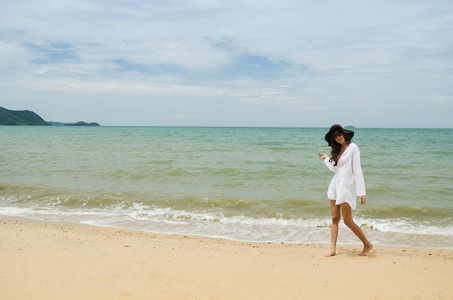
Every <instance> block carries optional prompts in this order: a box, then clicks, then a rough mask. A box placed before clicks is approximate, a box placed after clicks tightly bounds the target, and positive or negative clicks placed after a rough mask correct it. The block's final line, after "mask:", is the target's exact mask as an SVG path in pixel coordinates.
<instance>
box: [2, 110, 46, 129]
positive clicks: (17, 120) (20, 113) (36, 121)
mask: <svg viewBox="0 0 453 300" xmlns="http://www.w3.org/2000/svg"><path fill="white" fill-rule="evenodd" d="M0 125H43V126H50V123H47V122H46V121H44V120H43V119H42V118H41V117H40V116H39V115H37V114H36V113H34V112H32V111H29V110H8V109H6V108H3V107H0Z"/></svg>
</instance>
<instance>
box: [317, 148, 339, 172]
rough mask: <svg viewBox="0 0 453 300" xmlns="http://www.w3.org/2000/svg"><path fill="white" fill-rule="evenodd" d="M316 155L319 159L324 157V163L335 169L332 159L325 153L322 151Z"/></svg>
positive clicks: (332, 169)
mask: <svg viewBox="0 0 453 300" xmlns="http://www.w3.org/2000/svg"><path fill="white" fill-rule="evenodd" d="M318 157H319V158H320V159H324V164H325V165H326V166H327V167H328V168H329V169H330V170H331V171H332V172H335V171H336V170H337V167H336V166H334V165H333V163H332V161H331V160H330V158H329V157H328V156H327V155H325V154H324V153H318Z"/></svg>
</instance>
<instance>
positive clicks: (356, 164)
mask: <svg viewBox="0 0 453 300" xmlns="http://www.w3.org/2000/svg"><path fill="white" fill-rule="evenodd" d="M352 172H353V173H354V177H355V183H356V187H357V195H358V196H366V191H365V179H364V178H363V172H362V166H361V164H360V149H359V147H355V148H354V149H353V152H352ZM360 198H361V200H362V202H365V201H366V198H365V199H362V197H360ZM363 204H365V203H363ZM363 204H362V205H363Z"/></svg>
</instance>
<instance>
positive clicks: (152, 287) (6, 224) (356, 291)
mask: <svg viewBox="0 0 453 300" xmlns="http://www.w3.org/2000/svg"><path fill="white" fill-rule="evenodd" d="M0 224H1V235H0V251H1V255H0V266H1V268H2V270H5V271H4V272H2V275H0V298H2V299H13V300H14V299H30V298H32V299H328V298H332V297H333V298H334V297H338V296H339V295H341V294H345V295H348V297H349V298H351V299H358V298H363V297H368V298H370V296H371V298H373V299H394V298H401V299H414V298H421V299H439V298H441V299H452V298H453V288H451V287H449V284H450V279H451V278H452V276H453V250H450V249H427V248H411V247H390V246H374V249H373V250H372V251H371V252H370V253H369V254H368V256H366V257H359V256H358V254H359V253H360V252H361V250H362V249H361V246H357V245H339V246H338V250H337V256H335V257H330V258H325V257H323V254H324V253H326V252H327V251H328V249H329V245H324V244H285V243H259V242H239V241H232V240H226V239H221V238H208V237H200V236H192V235H173V234H155V233H148V232H142V231H134V230H123V229H116V228H108V227H95V226H91V225H84V224H74V223H61V222H58V223H52V222H42V221H34V220H29V219H24V218H15V217H3V216H0Z"/></svg>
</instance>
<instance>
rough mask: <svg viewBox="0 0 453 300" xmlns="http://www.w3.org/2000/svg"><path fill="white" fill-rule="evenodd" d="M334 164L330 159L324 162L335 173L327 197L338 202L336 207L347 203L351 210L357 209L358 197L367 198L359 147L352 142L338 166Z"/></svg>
mask: <svg viewBox="0 0 453 300" xmlns="http://www.w3.org/2000/svg"><path fill="white" fill-rule="evenodd" d="M334 163H335V162H334V161H333V160H331V159H330V158H326V159H325V160H324V164H325V165H326V166H327V167H328V168H329V169H330V170H331V171H333V172H335V175H334V176H333V178H332V181H331V182H330V185H329V189H328V190H327V196H328V197H329V199H330V200H336V202H335V204H336V205H340V204H341V203H344V202H346V203H349V206H351V209H356V198H357V196H366V193H365V180H364V179H363V173H362V166H361V165H360V149H359V147H358V146H357V145H356V144H354V143H352V142H351V144H349V146H348V147H347V148H346V150H345V151H344V152H343V154H342V155H341V157H340V160H339V161H338V163H337V165H336V166H334Z"/></svg>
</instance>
